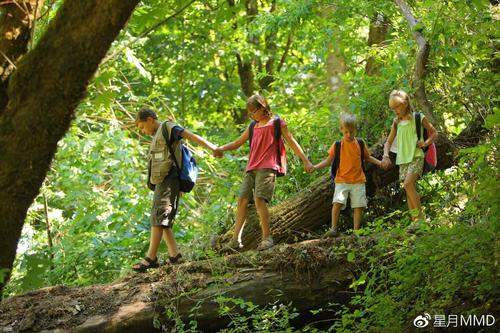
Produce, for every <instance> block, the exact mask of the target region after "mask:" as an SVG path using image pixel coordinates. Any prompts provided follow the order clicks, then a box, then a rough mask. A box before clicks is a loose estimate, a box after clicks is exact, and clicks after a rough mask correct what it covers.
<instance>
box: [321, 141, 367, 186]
mask: <svg viewBox="0 0 500 333" xmlns="http://www.w3.org/2000/svg"><path fill="white" fill-rule="evenodd" d="M328 155H330V157H331V158H332V160H333V158H335V142H334V143H333V144H332V146H331V147H330V149H328ZM364 157H365V159H366V158H367V157H368V151H367V150H366V145H365V156H364ZM365 182H366V177H365V173H364V172H363V169H362V168H361V147H360V146H359V144H358V141H357V140H356V139H354V140H353V141H351V142H349V141H347V140H345V139H342V141H340V165H339V167H338V169H337V176H336V177H335V183H339V184H361V183H365Z"/></svg>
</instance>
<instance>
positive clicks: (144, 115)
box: [135, 108, 158, 121]
mask: <svg viewBox="0 0 500 333" xmlns="http://www.w3.org/2000/svg"><path fill="white" fill-rule="evenodd" d="M149 117H151V118H153V119H158V116H157V115H156V112H154V111H153V110H151V109H149V108H142V109H141V110H139V112H137V116H136V117H135V121H146V120H148V118H149Z"/></svg>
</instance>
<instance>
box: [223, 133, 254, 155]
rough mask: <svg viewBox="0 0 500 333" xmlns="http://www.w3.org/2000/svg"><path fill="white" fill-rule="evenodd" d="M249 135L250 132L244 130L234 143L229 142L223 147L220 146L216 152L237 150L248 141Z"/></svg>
mask: <svg viewBox="0 0 500 333" xmlns="http://www.w3.org/2000/svg"><path fill="white" fill-rule="evenodd" d="M249 135H250V131H249V129H248V128H247V129H246V130H245V132H243V134H242V135H241V136H240V137H239V138H238V139H236V140H235V141H233V142H230V143H228V144H225V145H223V146H220V147H219V148H217V150H218V151H227V150H235V149H238V148H240V147H241V146H242V145H243V144H244V143H245V142H246V141H247V140H248V137H249Z"/></svg>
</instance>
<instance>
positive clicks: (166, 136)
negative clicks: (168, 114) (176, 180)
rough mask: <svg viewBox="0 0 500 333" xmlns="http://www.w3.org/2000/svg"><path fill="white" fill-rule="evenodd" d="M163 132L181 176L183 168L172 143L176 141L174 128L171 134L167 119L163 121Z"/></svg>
mask: <svg viewBox="0 0 500 333" xmlns="http://www.w3.org/2000/svg"><path fill="white" fill-rule="evenodd" d="M161 133H162V134H163V138H165V141H166V142H167V147H168V150H169V152H170V156H172V159H173V160H174V163H175V167H176V168H177V171H178V173H179V177H180V174H181V168H180V167H179V163H178V161H177V158H176V157H175V153H174V148H173V147H172V144H173V143H174V137H173V135H172V129H171V130H170V135H169V133H168V129H167V122H166V121H165V122H163V124H161Z"/></svg>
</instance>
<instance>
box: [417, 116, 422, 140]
mask: <svg viewBox="0 0 500 333" xmlns="http://www.w3.org/2000/svg"><path fill="white" fill-rule="evenodd" d="M415 128H416V129H417V141H420V140H421V139H422V120H421V116H420V112H415Z"/></svg>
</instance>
